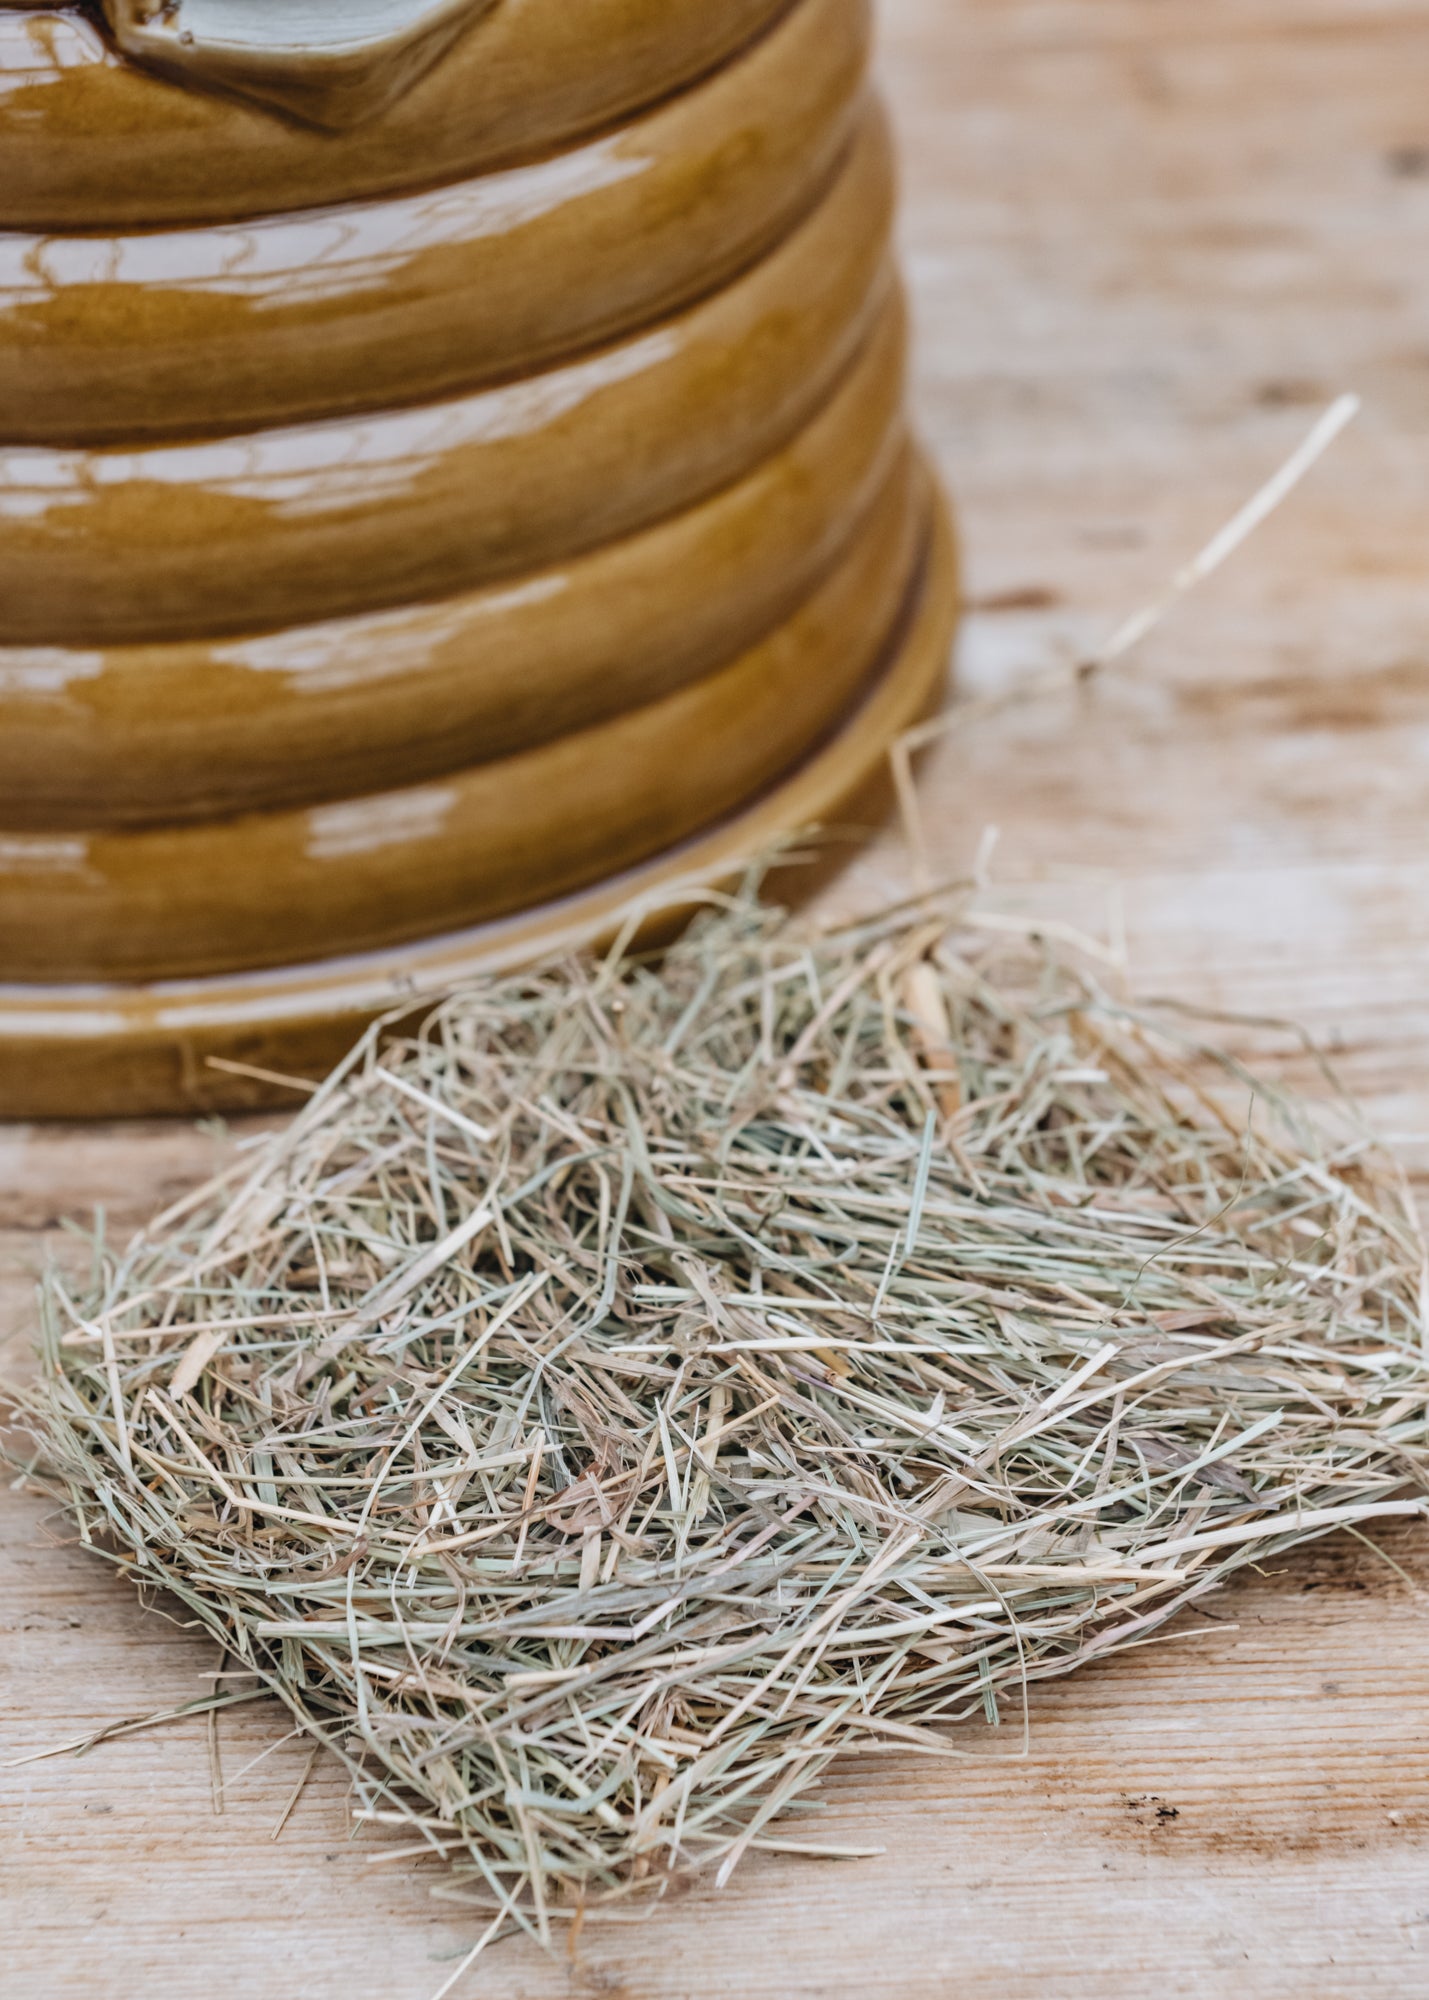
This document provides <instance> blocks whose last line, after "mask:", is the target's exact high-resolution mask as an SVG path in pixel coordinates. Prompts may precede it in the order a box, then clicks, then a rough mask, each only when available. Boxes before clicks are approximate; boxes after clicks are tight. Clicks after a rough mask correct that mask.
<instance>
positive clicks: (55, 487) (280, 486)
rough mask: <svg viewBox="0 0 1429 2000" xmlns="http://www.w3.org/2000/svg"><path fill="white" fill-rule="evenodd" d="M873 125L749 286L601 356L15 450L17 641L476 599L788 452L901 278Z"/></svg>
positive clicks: (169, 632) (2, 586) (873, 120)
mask: <svg viewBox="0 0 1429 2000" xmlns="http://www.w3.org/2000/svg"><path fill="white" fill-rule="evenodd" d="M891 206H892V174H891V159H890V149H889V142H888V134H887V129H886V125H885V123H884V121H883V120H882V118H881V115H875V114H873V113H870V116H869V118H868V121H867V122H866V123H865V124H864V125H863V126H862V128H861V130H860V135H859V137H858V139H857V141H856V143H855V146H854V150H853V152H852V153H851V155H850V156H849V160H848V163H847V165H846V166H845V167H844V169H843V170H842V172H841V173H840V175H839V177H838V180H837V181H836V183H835V185H834V187H833V188H832V190H831V191H830V193H829V194H828V195H827V196H826V197H825V199H824V200H823V201H822V202H821V203H820V204H819V206H818V207H817V208H816V209H815V211H814V213H813V214H812V215H811V216H810V217H809V219H808V220H807V221H806V222H804V223H803V224H801V226H800V227H799V228H798V229H797V230H795V231H794V232H793V234H792V235H791V236H789V237H788V238H787V239H786V240H785V241H784V242H783V243H782V244H780V246H779V247H778V248H777V249H776V250H774V251H773V252H771V254H770V255H769V256H768V257H766V258H765V259H764V260H763V261H762V262H761V263H759V264H758V265H756V266H755V267H754V269H753V270H752V271H750V272H748V273H747V274H746V275H745V276H744V277H742V278H740V279H738V280H737V281H736V282H735V283H733V284H731V285H729V286H728V287H726V288H725V289H724V290H723V291H721V292H718V293H716V294H715V295H714V296H713V297H712V298H710V299H707V300H705V301H704V302H703V303H701V304H700V305H698V306H695V307H693V308H692V309H691V310H689V311H688V312H686V313H684V314H682V315H680V316H678V317H677V318H674V319H671V320H667V321H664V322H662V323H661V324H660V325H659V326H656V327H653V328H651V329H649V330H648V331H646V332H645V333H642V334H640V335H637V336H636V337H635V338H633V339H631V340H628V341H626V342H623V343H621V344H620V345H618V346H615V347H610V348H604V349H601V350H600V351H599V352H597V353H595V354H593V355H590V356H587V357H585V358H584V359H582V360H579V361H574V362H570V363H567V364H565V365H564V366H562V367H558V368H554V369H550V370H547V371H546V372H545V373H543V374H540V375H536V376H532V377H530V378H528V379H523V380H521V381H518V382H512V383H509V384H505V385H503V386H500V387H497V388H493V389H486V390H482V391H478V392H477V393H475V394H474V395H471V396H467V397H463V398H459V399H457V400H455V401H449V402H444V403H434V404H427V405H423V406H422V407H420V408H417V409H410V410H409V409H403V410H391V411H383V412H381V413H379V414H377V415H373V416H370V417H361V418H350V419H343V420H340V421H333V422H329V423H324V424H311V425H303V426H299V427H296V428H292V429H288V430H268V431H258V432H253V433H249V434H247V435H244V436H241V437H236V438H229V439H220V440H214V441H210V442H204V443H194V444H176V445H154V446H150V447H148V448H147V449H142V448H141V449H133V450H113V451H88V452H86V451H78V450H77V451H58V450H48V449H44V448H40V447H19V448H16V449H14V450H11V451H8V452H0V603H3V604H4V606H5V629H6V635H7V637H8V638H9V639H10V640H11V642H12V643H16V644H26V645H31V644H38V645H49V644H56V643H59V644H66V645H72V644H86V645H88V644H91V643H100V644H107V643H112V642H115V641H126V640H134V639H161V638H191V637H193V636H195V635H196V634H198V633H202V634H205V635H213V634H217V633H223V632H233V631H252V630H253V629H254V627H255V626H268V627H270V628H272V629H276V628H278V627H280V626H282V625H285V624H289V623H311V622H312V621H314V620H316V619H320V618H333V617H341V616H344V615H346V614H348V613H352V612H359V611H373V610H378V609H381V608H383V607H386V606H390V605H394V604H401V603H412V602H414V601H417V600H419V599H421V598H427V597H440V596H445V595H448V594H451V593H454V592H456V591H459V590H463V589H471V588H474V587H476V586H477V585H479V584H480V583H482V582H484V581H488V580H491V579H493V578H496V577H499V576H511V575H513V574H519V573H521V572H529V571H530V570H532V569H536V568H543V567H546V566H548V565H549V564H551V563H552V562H555V561H558V560H561V559H563V558H565V557H568V556H571V555H574V554H576V553H578V552H579V551H581V550H583V549H589V548H593V547H595V546H596V545H598V544H599V543H601V542H606V541H611V540H614V539H615V538H616V537H617V536H620V535H623V534H630V533H633V532H635V531H636V530H637V529H639V528H641V527H642V526H644V525H646V524H647V523H649V522H652V521H655V520H658V519H660V518H661V517H662V516H664V515H667V514H670V513H674V512H676V511H677V510H678V509H680V508H682V507H688V506H690V505H692V504H693V503H694V502H695V501H697V500H698V499H699V498H700V497H701V496H702V495H704V494H708V493H712V492H715V491H717V490H718V489H719V488H720V487H721V486H724V485H727V484H729V483H731V482H733V481H734V480H736V479H738V478H740V477H741V476H743V475H744V474H745V473H747V472H748V471H749V470H750V469H751V468H752V467H753V466H754V465H756V464H757V463H758V462H759V460H760V459H761V458H763V457H765V456H767V455H768V454H769V453H771V452H773V451H776V450H778V449H779V448H780V446H781V445H783V444H784V443H786V442H787V441H788V440H789V438H791V437H792V436H793V435H794V434H795V432H796V431H797V430H798V429H799V428H800V426H801V425H802V424H803V423H805V422H806V421H807V420H808V418H809V417H810V416H811V415H812V414H813V412H814V411H815V410H816V409H817V408H818V406H819V404H820V403H821V402H822V401H823V400H824V399H825V398H826V397H827V395H828V394H829V393H830V391H831V389H832V387H833V385H834V383H835V382H836V381H837V380H838V378H839V376H840V375H841V374H842V373H843V371H844V370H845V369H846V368H847V367H848V366H849V365H850V364H851V363H852V360H853V358H854V356H855V355H856V354H857V352H858V349H859V347H860V345H861V344H862V342H863V339H864V338H865V336H866V334H867V331H868V329H869V326H870V325H871V323H872V320H873V317H874V315H875V314H876V312H877V310H878V308H879V306H880V305H881V304H882V302H883V300H884V299H885V298H886V296H887V292H888V288H889V286H890V284H891V282H892V279H891V272H890V268H889V264H888V260H887V255H886V239H887V233H888V228H889V222H890V217H891Z"/></svg>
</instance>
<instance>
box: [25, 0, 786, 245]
mask: <svg viewBox="0 0 1429 2000" xmlns="http://www.w3.org/2000/svg"><path fill="white" fill-rule="evenodd" d="M790 4H791V0H717V4H715V0H579V4H575V0H501V5H500V6H499V7H497V8H496V9H495V10H494V11H493V12H492V13H491V14H489V15H487V16H486V17H484V18H482V19H479V20H478V21H476V22H475V24H474V25H473V26H472V27H471V28H470V29H469V30H468V31H467V33H466V34H465V35H463V37H462V38H461V40H460V41H459V42H458V43H457V45H456V47H455V48H453V49H452V50H451V52H450V53H449V54H448V55H447V56H446V57H445V58H444V59H443V61H442V62H440V63H439V64H438V65H437V67H436V68H435V69H433V70H432V71H431V72H430V73H429V74H428V75H427V76H425V77H423V78H422V80H421V81H420V82H419V83H418V84H416V86H415V87H414V88H413V89H411V90H410V91H408V92H407V93H406V95H405V96H403V97H402V98H400V99H399V100H398V102H397V103H396V104H395V105H393V106H392V108H391V109H390V110H389V111H387V112H386V113H384V114H383V116H382V117H380V118H378V119H377V120H375V121H374V122H373V123H371V124H367V125H361V126H359V127H357V128H356V129H355V130H353V131H350V132H342V133H330V132H316V131H313V130H310V129H308V128H306V127H304V126H301V125H295V124H290V123H288V122H287V121H285V120H283V119H280V118H277V117H274V116H273V115H272V114H271V113H270V112H268V111H266V110H263V109H260V108H259V107H257V106H256V105H252V104H246V103H243V102H241V101H239V100H237V99H234V98H228V97H221V96H218V95H210V94H207V93H204V92H200V91H196V90H192V89H187V88H184V87H182V86H180V85H178V84H176V83H171V82H169V81H168V80H167V79H165V78H163V77H160V76H156V75H153V74H150V73H149V72H148V71H145V70H143V69H139V68H136V67H135V66H133V65H132V64H130V63H128V62H126V61H124V60H123V59H121V58H120V57H119V56H118V55H117V54H116V53H115V52H114V51H113V50H112V49H111V48H110V46H109V44H108V43H107V41H106V40H105V38H104V36H103V35H102V34H101V32H100V30H99V29H98V28H97V27H96V26H95V25H94V24H93V22H92V21H90V20H89V19H88V18H87V17H86V16H85V15H83V14H81V13H80V12H79V11H78V10H77V9H76V8H74V7H31V8H28V9H22V10H20V11H14V10H12V9H11V8H9V7H6V6H0V77H3V78H4V80H5V85H6V88H5V90H4V92H3V94H0V227H5V228H18V229H102V228H106V227H118V228H124V227H128V226H136V227H140V228H143V227H157V226H159V225H162V224H167V223H172V222H213V221H232V220H235V219H239V218H242V217H244V216H249V215H262V214H270V213H273V212H276V211H277V210H280V209H292V208H313V207H317V206H318V205H320V204H322V203H324V202H334V201H351V200H356V199H358V198H360V197H363V196H368V195H377V194H387V193H392V192H395V191H397V190H400V189H404V188H405V189H411V188H414V187H422V186H427V185H431V184H434V183H437V182H441V181H451V180H459V179H461V178H463V177H464V176H468V175H472V174H477V173H483V172H486V171H488V170H489V169H490V168H492V167H495V166H500V165H504V164H507V163H509V162H510V161H512V160H515V159H522V158H531V157H533V156H534V155H536V154H538V153H541V152H545V151H547V150H549V149H551V148H553V147H557V146H560V145H563V144H565V143H567V142H568V141H569V140H570V139H571V138H573V137H574V136H576V135H577V134H578V133H581V132H589V131H593V130H596V129H597V128H599V127H600V126H602V125H607V124H614V123H615V122H616V121H617V120H620V119H624V118H627V117H629V116H630V115H631V114H632V113H633V112H636V111H638V110H640V109H642V108H644V107H646V106H648V105H650V104H653V103H656V102H657V101H658V100H659V99H660V98H662V97H665V96H668V95H669V94H670V93H671V92H673V91H676V90H679V89H681V88H683V87H684V86H685V85H686V84H688V83H690V82H691V81H693V79H695V78H696V77H698V76H702V75H704V74H705V73H706V72H707V71H710V70H712V69H714V68H716V67H717V65H719V64H720V63H721V62H724V61H725V60H727V59H728V57H730V56H731V55H732V54H734V53H735V52H736V51H737V50H738V49H740V48H741V47H742V46H744V45H745V44H746V43H747V42H749V41H751V40H752V39H753V38H754V37H755V36H757V35H758V34H760V33H761V32H762V31H763V30H765V29H767V28H768V27H769V26H770V25H771V24H772V23H773V22H774V21H776V20H778V19H779V17H780V16H781V15H782V14H783V13H784V12H785V11H786V10H787V8H788V7H789V5H790Z"/></svg>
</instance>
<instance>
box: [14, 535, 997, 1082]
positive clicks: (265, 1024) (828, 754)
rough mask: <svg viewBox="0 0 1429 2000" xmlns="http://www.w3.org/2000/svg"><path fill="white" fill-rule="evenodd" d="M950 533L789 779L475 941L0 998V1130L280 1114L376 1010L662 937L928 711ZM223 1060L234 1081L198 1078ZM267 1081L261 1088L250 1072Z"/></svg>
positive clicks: (855, 791)
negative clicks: (643, 936)
mask: <svg viewBox="0 0 1429 2000" xmlns="http://www.w3.org/2000/svg"><path fill="white" fill-rule="evenodd" d="M957 604H958V584H957V562H956V556H955V552H954V544H953V534H952V527H951V522H950V519H949V516H948V513H947V510H946V507H945V505H944V504H943V502H942V501H941V500H939V501H938V503H937V506H936V518H935V522H934V527H933V532H932V539H931V543H930V548H929V553H928V557H927V560H926V562H925V564H924V565H923V568H922V572H921V575H920V579H919V583H918V586H917V590H916V596H915V601H914V602H913V603H912V604H910V606H909V610H908V613H907V615H906V617H905V619H904V621H903V622H902V626H901V632H900V637H899V639H898V641H897V643H896V644H895V646H894V648H893V650H892V652H891V654H890V655H889V657H888V658H887V660H886V661H885V663H884V665H883V666H882V668H881V670H880V672H879V674H878V676H877V678H876V679H875V680H874V681H873V683H872V684H871V686H870V687H869V689H868V691H867V693H866V694H865V695H864V697H863V698H862V700H861V702H860V703H859V705H858V707H857V708H856V709H855V711H854V712H853V713H852V714H851V715H850V716H849V717H848V719H847V720H846V721H845V722H844V723H843V724H842V726H841V727H840V728H839V729H838V731H837V732H836V733H835V734H834V735H833V736H832V737H831V738H829V739H828V740H826V741H825V743H824V744H823V745H822V747H821V748H820V749H818V750H817V751H815V752H814V754H813V755H812V756H811V757H809V758H808V759H807V760H806V761H805V762H804V763H803V764H802V765H801V766H800V767H799V768H798V769H797V770H796V771H795V772H794V773H793V774H792V775H791V776H789V777H786V778H785V779H783V780H782V781H780V782H779V783H778V784H777V785H775V786H774V787H773V788H772V789H771V790H770V791H768V792H767V793H766V794H765V795H764V796H763V797H762V798H761V799H759V800H757V801H756V802H755V803H753V804H752V805H750V806H749V807H747V808H746V809H745V810H743V811H742V812H740V813H738V814H736V815H734V816H733V817H731V818H729V819H727V820H725V821H723V822H722V823H721V824H719V825H718V826H716V827H713V828H711V829H709V830H707V831H706V832H704V833H702V834H700V835H697V836H696V837H695V838H693V839H691V840H689V841H686V842H684V843H682V844H681V845H680V846H678V847H676V848H673V849H671V850H668V851H667V852H665V853H664V854H662V855H659V856H657V857H656V858H655V859H654V860H652V861H649V862H647V863H645V864H643V865H642V866H640V867H638V868H635V869H631V870H629V871H628V872H627V873H625V874H623V875H620V876H617V877H614V878H613V879H610V880H608V881H606V882H604V883H602V884H600V885H599V886H598V887H597V888H594V889H589V890H585V891H582V892H581V893H579V894H577V895H573V896H570V897H566V898H563V899H562V900H560V901H559V902H555V903H550V904H546V905H544V906H542V907H540V908H538V909H534V910H528V911H525V912H523V913H521V914H520V915H518V916H514V917H509V918H504V919H502V920H500V921H498V922H495V923H490V924H484V925H481V926H478V927H477V928H474V929H471V930H467V931H462V932H457V933H453V934H449V935H447V936H444V937H437V938H431V939H427V940H424V941H422V942H420V943H417V944H412V945H407V946H404V947H402V948H400V949H395V950H391V951H382V952H372V953H368V954H364V955H363V956H361V957H352V958H345V959H332V960H327V961H324V962H321V963H317V964H311V965H303V966H291V967H287V968H285V969H284V970H282V971H280V972H267V973H264V972H259V973H250V974H245V975H242V976H237V977H225V978H214V979H201V980H184V981H169V982H163V983H156V984H152V985H107V986H83V987H81V986H38V985H34V986H30V985H10V986H3V987H0V1117H6V1118H110V1117H130V1116H147V1115H152V1114H156V1113H165V1112H195V1111H232V1110H242V1109H254V1108H257V1107H259V1106H262V1105H269V1104H274V1103H281V1102H284V1101H286V1102H288V1103H292V1102H294V1101H295V1098H294V1095H293V1091H292V1089H291V1088H289V1089H285V1088H284V1087H283V1086H282V1085H281V1084H279V1083H277V1082H276V1081H274V1080H272V1079H274V1078H276V1077H279V1076H286V1077H293V1078H299V1079H301V1078H316V1077H319V1076H321V1075H322V1074H323V1072H324V1071H325V1070H326V1069H327V1068H329V1067H330V1066H331V1064H332V1063H333V1062H334V1061H336V1060H337V1059H338V1058H339V1057H340V1056H341V1055H342V1054H343V1053H344V1052H345V1051H346V1049H348V1048H349V1047H350V1046H351V1044H352V1042H353V1041H354V1040H355V1039H356V1037H357V1036H358V1034H360V1033H361V1031H362V1029H363V1028H364V1027H365V1026H366V1025H367V1024H368V1022H370V1021H371V1020H373V1019H374V1018H375V1017H377V1016H378V1015H380V1014H384V1013H388V1012H391V1011H392V1010H394V1009H397V1008H400V1007H402V1006H404V1005H405V1004H406V1003H408V1002H409V1001H410V1003H411V1004H412V1006H413V1007H414V1008H418V1007H420V1006H422V1005H424V1004H425V1003H426V1001H427V1000H428V999H429V998H431V997H434V996H435V995H437V994H439V993H441V992H443V991H444V990H446V989H447V988H449V987H451V986H453V985H455V984H457V983H459V982H460V981H461V980H463V979H467V978H470V977H472V976H474V975H477V974H481V973H487V972H491V971H495V970H498V969H500V968H502V967H507V966H512V965H517V964H520V963H522V962H528V961H530V960H532V959H534V958H537V957H543V956H546V955H548V954H549V953H551V952H553V951H559V950H562V949H568V948H571V947H574V946H575V945H577V944H580V943H582V942H588V941H590V940H592V939H598V938H600V937H602V936H608V935H610V934H611V933H612V932H613V930H614V929H615V928H616V927H617V926H618V925H619V924H621V923H623V922H624V921H626V919H627V917H628V916H629V914H630V911H631V909H632V906H636V907H639V906H644V907H646V908H648V910H649V911H650V916H649V917H648V919H647V922H648V923H649V924H650V926H651V928H652V930H655V929H658V928H661V927H664V928H666V929H668V928H670V927H672V926H673V925H674V924H675V923H676V922H677V921H678V917H679V913H680V911H681V909H682V908H684V909H688V908H690V907H692V905H693V903H694V901H695V900H696V899H697V895H698V890H699V888H700V886H701V885H704V884H708V883H710V882H712V881H717V880H720V879H728V878H729V877H730V875H731V874H733V873H734V872H736V871H737V870H738V869H739V867H740V866H741V865H742V864H743V863H744V862H745V861H746V860H747V859H748V858H749V857H750V856H752V855H756V854H758V853H760V852H762V851H766V850H767V849H769V848H770V847H771V846H773V845H775V844H776V843H777V842H778V841H779V840H780V839H781V837H783V836H787V835H790V834H795V833H797V832H799V831H800V830H801V829H804V828H808V827H812V826H815V825H825V826H827V825H829V824H830V823H831V822H832V821H835V820H837V819H838V818H840V816H846V815H847V814H848V813H849V810H850V808H851V806H854V805H855V802H856V801H857V800H858V798H859V795H860V794H862V793H864V792H865V791H866V790H867V788H869V787H870V786H871V785H873V784H876V783H877V782H878V781H879V779H880V778H881V776H882V774H883V772H884V769H885V759H886V756H887V752H888V750H889V747H890V746H891V745H892V743H893V742H894V741H896V739H897V737H898V736H899V735H900V734H901V733H902V731H903V730H904V729H906V728H907V727H908V726H909V725H910V724H911V723H912V722H914V721H916V720H917V718H918V717H919V716H920V715H922V714H924V713H925V712H926V711H927V709H928V707H929V706H930V704H931V703H932V702H933V701H934V700H935V699H936V697H937V694H938V691H939V689H940V688H941V685H942V681H943V676H944V673H945V670H946V665H947V658H948V648H949V645H950V642H951V638H952V634H953V630H954V626H955V624H956V619H957ZM215 1059H216V1060H217V1061H218V1062H220V1063H225V1064H229V1063H231V1064H238V1065H240V1066H241V1067H240V1070H239V1071H237V1072H235V1071H234V1070H232V1069H226V1068H219V1067H215V1066H214V1063H215ZM255 1070H256V1071H260V1072H267V1073H268V1079H267V1080H265V1078H264V1077H263V1076H255V1075H253V1074H251V1073H249V1072H252V1071H255Z"/></svg>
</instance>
